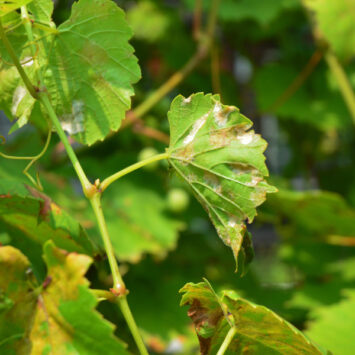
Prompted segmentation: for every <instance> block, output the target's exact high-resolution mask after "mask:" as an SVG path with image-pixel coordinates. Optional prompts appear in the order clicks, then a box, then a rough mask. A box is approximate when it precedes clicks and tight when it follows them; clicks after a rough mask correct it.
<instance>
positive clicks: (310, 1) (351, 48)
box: [305, 0, 355, 58]
mask: <svg viewBox="0 0 355 355" xmlns="http://www.w3.org/2000/svg"><path fill="white" fill-rule="evenodd" d="M305 3H306V4H307V5H308V6H309V8H310V9H312V10H314V12H315V19H316V22H317V25H318V28H319V30H320V31H321V33H322V35H323V36H324V37H325V39H326V40H327V41H328V42H329V44H330V45H331V47H332V49H333V50H334V51H335V53H336V54H338V55H339V56H340V57H342V58H349V57H351V56H353V55H355V27H354V18H355V2H354V1H353V0H337V1H334V0H307V1H305Z"/></svg>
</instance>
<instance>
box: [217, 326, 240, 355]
mask: <svg viewBox="0 0 355 355" xmlns="http://www.w3.org/2000/svg"><path fill="white" fill-rule="evenodd" d="M236 333H237V328H236V327H235V326H234V327H232V328H230V329H229V331H228V333H227V335H226V337H225V338H224V340H223V343H222V345H221V347H220V348H219V350H218V352H217V355H223V354H224V353H225V352H226V350H227V349H228V346H229V345H230V343H231V341H232V340H233V338H234V335H235V334H236Z"/></svg>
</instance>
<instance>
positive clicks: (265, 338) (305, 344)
mask: <svg viewBox="0 0 355 355" xmlns="http://www.w3.org/2000/svg"><path fill="white" fill-rule="evenodd" d="M180 292H181V293H183V296H182V299H181V305H182V306H184V305H189V306H190V308H189V311H188V315H189V317H190V318H191V319H192V321H193V322H194V325H195V329H196V333H197V335H198V338H199V341H200V351H201V354H203V355H209V354H211V355H212V354H213V355H214V354H216V353H217V352H218V349H219V348H220V347H221V345H222V342H223V340H224V339H225V337H226V335H227V333H228V331H229V330H230V327H231V326H235V327H236V328H237V331H236V334H235V335H234V337H233V339H232V341H231V343H230V345H229V347H228V349H227V351H226V352H225V354H230V355H232V354H233V355H235V354H245V353H246V352H248V353H250V354H290V355H292V354H293V355H298V354H326V352H324V351H322V350H320V349H318V348H317V347H316V346H315V345H313V344H312V343H311V342H310V341H309V340H308V339H307V338H306V337H305V336H304V335H303V334H302V333H301V332H300V331H299V330H297V329H296V328H295V327H294V326H292V325H291V324H290V323H288V322H286V321H285V320H284V319H282V318H280V317H279V316H278V315H277V314H276V313H274V312H272V311H271V310H269V309H268V308H266V307H263V306H259V305H255V304H253V303H251V302H249V301H247V300H246V299H243V298H241V297H239V296H238V295H237V294H236V293H235V292H233V291H224V292H223V295H222V297H219V296H218V295H216V293H215V292H214V291H213V290H212V289H211V287H210V285H209V284H208V283H207V282H201V283H198V284H194V283H188V284H186V285H185V286H184V287H183V288H182V289H181V290H180Z"/></svg>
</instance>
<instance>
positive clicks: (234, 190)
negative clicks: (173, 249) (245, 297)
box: [168, 93, 276, 273]
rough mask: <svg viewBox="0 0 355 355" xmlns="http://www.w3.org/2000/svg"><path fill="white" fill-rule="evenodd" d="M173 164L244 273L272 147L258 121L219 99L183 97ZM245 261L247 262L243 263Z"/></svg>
mask: <svg viewBox="0 0 355 355" xmlns="http://www.w3.org/2000/svg"><path fill="white" fill-rule="evenodd" d="M168 117H169V123H170V137H171V141H170V142H171V143H170V147H169V149H168V152H169V162H170V164H171V166H172V167H173V168H174V169H175V171H176V172H177V173H178V175H180V176H181V177H182V178H183V179H184V180H185V181H186V182H187V183H188V184H189V185H190V187H191V189H192V191H193V193H194V194H195V196H196V197H197V199H198V200H199V201H200V203H201V204H202V206H203V207H204V208H205V209H206V211H207V212H208V214H209V216H210V218H211V220H212V222H213V224H214V226H215V227H216V230H217V232H218V235H219V236H220V237H221V239H222V240H223V242H224V243H225V244H226V245H228V246H230V247H231V248H232V251H233V254H234V257H235V259H236V263H237V267H238V264H239V265H240V266H241V269H242V273H244V271H245V270H244V269H245V266H246V265H247V264H248V263H249V262H250V261H251V259H252V256H253V252H252V247H251V240H250V236H249V234H248V232H247V230H246V225H245V221H248V222H249V223H250V222H252V220H253V218H254V217H255V215H256V207H257V206H259V205H260V204H261V203H263V202H264V200H265V198H266V193H267V192H275V191H276V189H275V188H274V187H272V186H270V185H268V184H267V183H266V181H265V180H264V177H265V176H268V171H267V168H266V165H265V157H264V155H263V152H264V150H265V148H266V142H265V141H264V140H263V139H262V138H261V137H260V136H259V135H257V134H255V133H254V131H252V130H250V127H251V126H252V122H251V121H250V120H249V119H248V118H246V117H245V116H243V115H242V114H240V113H239V110H238V109H237V108H236V107H234V106H225V105H222V104H221V102H220V100H219V97H218V96H212V95H210V94H209V95H204V94H202V93H199V94H194V95H192V96H190V97H189V98H184V97H183V96H178V97H177V98H175V100H174V101H173V103H172V105H171V108H170V111H169V113H168ZM238 258H239V259H242V260H239V261H238Z"/></svg>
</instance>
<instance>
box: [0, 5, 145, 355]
mask: <svg viewBox="0 0 355 355" xmlns="http://www.w3.org/2000/svg"><path fill="white" fill-rule="evenodd" d="M23 14H24V15H26V14H25V12H23ZM27 35H28V37H29V40H30V41H31V38H33V35H32V28H29V27H28V31H27ZM0 38H1V39H2V41H3V43H4V45H5V47H6V49H7V50H8V52H9V54H10V56H11V58H12V59H13V62H14V65H15V66H16V68H17V70H18V72H19V74H20V76H21V78H22V79H23V81H24V83H25V85H26V88H27V89H28V91H29V92H30V93H31V90H32V91H34V94H35V95H32V93H31V95H32V96H33V97H34V98H35V99H36V100H38V101H39V102H40V103H41V104H42V105H43V107H44V108H45V109H46V111H47V113H48V116H49V119H50V121H51V122H52V124H53V126H54V127H55V129H56V131H57V134H58V136H59V138H60V140H61V141H62V143H63V145H64V148H65V150H66V152H67V154H68V156H69V159H70V161H71V163H72V165H73V167H74V170H75V172H76V174H77V175H78V178H79V180H80V183H81V185H82V188H83V191H84V194H85V196H86V197H87V198H88V199H89V201H90V203H91V206H92V208H93V210H94V213H95V217H96V220H97V223H98V225H99V229H100V232H101V236H102V239H103V242H104V246H105V251H106V254H107V257H108V260H109V264H110V269H111V272H112V276H113V279H114V287H113V290H112V292H113V293H114V294H115V295H118V296H119V297H117V300H118V301H117V302H118V304H119V306H120V308H121V312H122V314H123V316H124V318H125V320H126V322H127V325H128V327H129V329H130V331H131V333H132V336H133V338H134V340H135V342H136V345H137V347H138V349H139V352H140V354H141V355H149V354H148V351H147V349H146V347H145V345H144V342H143V339H142V337H141V335H140V333H139V330H138V327H137V325H136V323H135V320H134V318H133V315H132V312H131V310H130V308H129V305H128V302H127V299H126V294H127V291H126V292H122V291H125V286H124V282H123V280H122V277H121V274H120V272H119V269H118V264H117V260H116V257H115V255H114V250H113V247H112V244H111V240H110V236H109V233H108V230H107V226H106V221H105V218H104V215H103V211H102V206H101V191H98V190H97V187H96V186H95V185H92V184H91V183H90V181H89V179H88V178H87V176H86V174H85V172H84V170H83V168H82V166H81V164H80V162H79V160H78V158H77V156H76V154H75V152H74V150H73V148H72V146H71V145H70V143H69V140H68V137H67V136H66V134H65V132H64V130H63V128H62V126H61V124H60V121H59V119H58V117H57V114H56V113H55V111H54V109H53V107H52V104H51V102H50V100H49V97H48V93H47V92H46V91H45V90H43V91H41V92H37V91H36V90H35V89H34V86H33V85H32V83H31V81H30V79H29V78H28V76H27V74H26V73H25V71H24V70H23V68H22V66H21V64H20V61H19V60H18V58H17V56H16V53H15V51H14V49H13V47H12V45H11V43H10V41H9V40H8V38H7V36H6V33H5V32H4V28H3V26H2V23H1V19H0ZM42 84H43V83H42ZM120 292H122V293H121V294H120Z"/></svg>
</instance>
